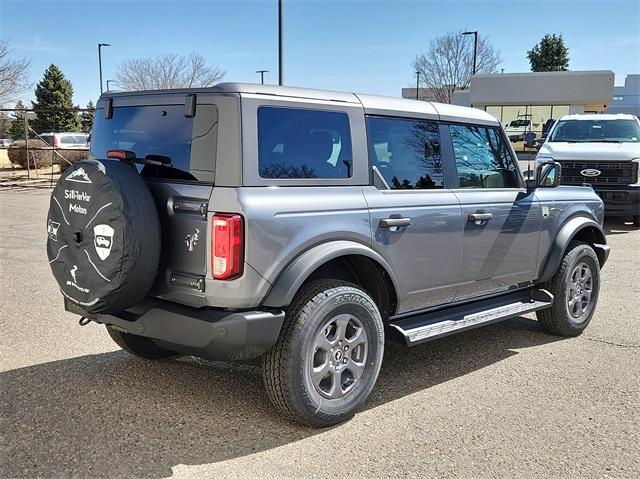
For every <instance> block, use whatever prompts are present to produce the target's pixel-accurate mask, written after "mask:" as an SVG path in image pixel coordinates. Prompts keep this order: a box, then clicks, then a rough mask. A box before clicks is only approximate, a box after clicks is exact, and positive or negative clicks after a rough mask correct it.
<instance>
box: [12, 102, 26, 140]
mask: <svg viewBox="0 0 640 479" xmlns="http://www.w3.org/2000/svg"><path fill="white" fill-rule="evenodd" d="M24 108H25V107H24V103H22V100H18V103H16V110H18V111H16V112H14V113H13V115H12V116H13V120H12V121H11V127H10V128H9V135H11V138H12V139H14V140H24V116H25V112H24Z"/></svg>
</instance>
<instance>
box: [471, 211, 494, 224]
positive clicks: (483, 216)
mask: <svg viewBox="0 0 640 479" xmlns="http://www.w3.org/2000/svg"><path fill="white" fill-rule="evenodd" d="M492 219H493V214H492V213H471V214H470V215H469V221H470V222H471V223H475V222H477V221H489V220H492Z"/></svg>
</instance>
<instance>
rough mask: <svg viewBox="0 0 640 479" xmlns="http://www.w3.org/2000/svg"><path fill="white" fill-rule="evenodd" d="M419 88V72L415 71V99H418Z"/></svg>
mask: <svg viewBox="0 0 640 479" xmlns="http://www.w3.org/2000/svg"><path fill="white" fill-rule="evenodd" d="M419 90H420V72H419V71H417V72H416V100H419V99H420V97H419V96H418V91H419Z"/></svg>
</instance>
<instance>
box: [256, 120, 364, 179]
mask: <svg viewBox="0 0 640 479" xmlns="http://www.w3.org/2000/svg"><path fill="white" fill-rule="evenodd" d="M352 159H353V158H352V153H351V132H350V129H349V117H348V115H347V114H346V113H343V112H335V111H326V110H306V109H297V108H275V107H260V108H259V109H258V165H259V171H260V176H261V177H262V178H350V177H351V175H352V165H353V162H352Z"/></svg>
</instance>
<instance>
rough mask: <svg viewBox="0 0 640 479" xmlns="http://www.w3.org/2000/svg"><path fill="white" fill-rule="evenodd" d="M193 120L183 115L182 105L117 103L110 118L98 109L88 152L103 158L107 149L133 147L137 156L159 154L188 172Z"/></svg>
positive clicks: (174, 166) (143, 156)
mask: <svg viewBox="0 0 640 479" xmlns="http://www.w3.org/2000/svg"><path fill="white" fill-rule="evenodd" d="M193 120H194V119H193V118H191V117H185V116H184V105H165V106H161V105H159V106H144V107H118V108H114V109H113V117H112V118H104V114H103V110H102V109H100V110H98V111H97V112H96V116H95V120H94V124H93V130H92V133H91V156H92V157H93V158H97V159H104V158H106V157H107V151H109V150H127V151H132V152H133V153H135V155H136V158H145V157H147V156H149V155H158V156H163V157H166V158H169V161H170V163H171V166H172V167H173V168H175V169H178V170H181V171H183V172H187V173H188V172H189V164H190V158H191V138H192V131H193ZM194 179H195V178H194Z"/></svg>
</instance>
